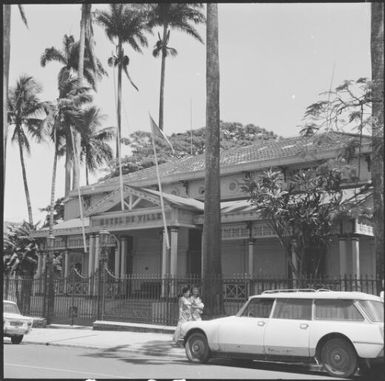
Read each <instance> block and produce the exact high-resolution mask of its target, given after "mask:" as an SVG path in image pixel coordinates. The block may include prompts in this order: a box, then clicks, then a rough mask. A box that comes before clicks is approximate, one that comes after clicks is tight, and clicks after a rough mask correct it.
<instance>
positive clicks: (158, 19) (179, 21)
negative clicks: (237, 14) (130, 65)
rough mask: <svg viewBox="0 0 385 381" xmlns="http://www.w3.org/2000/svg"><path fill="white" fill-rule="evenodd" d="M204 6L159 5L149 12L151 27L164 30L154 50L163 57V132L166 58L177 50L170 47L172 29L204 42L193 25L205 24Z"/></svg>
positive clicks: (161, 127)
mask: <svg viewBox="0 0 385 381" xmlns="http://www.w3.org/2000/svg"><path fill="white" fill-rule="evenodd" d="M202 7H203V6H202V4H200V3H196V4H191V3H190V4H187V3H185V4H184V3H175V4H172V3H157V4H154V5H151V10H150V12H149V25H150V26H151V27H156V26H160V27H161V28H162V29H163V32H162V36H161V35H160V34H159V33H158V38H159V39H158V41H157V42H156V44H155V47H154V50H153V56H154V57H159V55H161V57H162V66H161V75H160V96H159V121H158V125H159V128H160V129H161V130H163V113H164V86H165V76H166V57H168V56H169V55H171V56H175V55H176V54H177V50H176V49H174V48H172V47H170V46H169V44H168V43H169V40H170V32H171V29H175V30H178V31H181V32H184V33H186V34H188V35H190V36H191V37H193V38H195V39H196V40H198V41H199V42H203V40H202V38H201V36H200V35H199V33H198V31H197V30H196V29H195V28H194V26H193V24H195V25H198V24H201V23H204V22H205V17H204V15H203V13H202V12H201V9H202Z"/></svg>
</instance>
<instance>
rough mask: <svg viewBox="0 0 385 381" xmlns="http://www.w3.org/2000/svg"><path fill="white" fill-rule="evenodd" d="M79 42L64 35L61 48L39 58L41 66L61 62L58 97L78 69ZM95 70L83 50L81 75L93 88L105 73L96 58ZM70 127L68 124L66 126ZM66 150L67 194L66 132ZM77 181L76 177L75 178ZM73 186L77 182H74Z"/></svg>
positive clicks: (68, 178) (69, 162) (68, 186)
mask: <svg viewBox="0 0 385 381" xmlns="http://www.w3.org/2000/svg"><path fill="white" fill-rule="evenodd" d="M79 50H80V48H79V43H78V42H75V39H74V37H73V36H67V35H65V36H64V39H63V49H62V50H58V49H57V48H55V47H51V48H47V49H45V51H44V53H43V54H42V56H41V58H40V63H41V66H43V67H45V65H46V64H47V63H48V62H52V61H56V62H59V63H61V64H63V67H62V68H61V69H60V71H59V75H58V88H59V98H65V95H66V91H68V83H67V82H68V78H69V76H72V73H73V72H77V70H78V69H79V65H78V64H79ZM96 65H97V71H96V72H95V71H94V66H93V64H92V60H91V59H90V54H89V53H88V50H86V51H85V59H84V69H83V71H82V72H83V75H84V78H85V79H86V80H87V82H88V83H89V84H90V85H91V86H92V87H93V88H95V86H96V79H100V78H101V77H102V75H104V74H106V72H105V70H104V69H103V66H102V65H101V63H100V61H99V60H98V59H96ZM68 128H70V126H68ZM67 139H68V141H67V144H66V147H67V152H66V164H65V195H68V193H69V191H70V190H71V168H72V164H73V163H72V158H73V151H72V150H71V147H72V137H71V134H70V133H68V134H67ZM76 181H78V178H77V179H76ZM74 185H75V187H76V186H77V185H78V184H74Z"/></svg>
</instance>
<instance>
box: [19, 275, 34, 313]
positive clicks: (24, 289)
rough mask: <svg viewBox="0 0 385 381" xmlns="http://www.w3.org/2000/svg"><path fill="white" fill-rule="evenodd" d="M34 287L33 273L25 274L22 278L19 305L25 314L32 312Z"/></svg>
mask: <svg viewBox="0 0 385 381" xmlns="http://www.w3.org/2000/svg"><path fill="white" fill-rule="evenodd" d="M32 287H33V274H25V275H23V277H22V279H21V292H20V294H21V295H20V299H21V303H20V305H19V307H20V309H21V313H22V314H23V315H29V314H30V313H31V295H32Z"/></svg>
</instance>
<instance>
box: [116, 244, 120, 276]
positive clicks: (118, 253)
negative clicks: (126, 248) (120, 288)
mask: <svg viewBox="0 0 385 381" xmlns="http://www.w3.org/2000/svg"><path fill="white" fill-rule="evenodd" d="M119 270H120V244H119V243H118V245H117V246H116V247H115V276H116V277H119V274H120V273H119Z"/></svg>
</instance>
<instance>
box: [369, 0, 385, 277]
mask: <svg viewBox="0 0 385 381" xmlns="http://www.w3.org/2000/svg"><path fill="white" fill-rule="evenodd" d="M370 45H371V59H372V82H373V90H372V91H373V105H372V117H373V125H372V140H373V160H372V182H373V203H374V212H373V219H374V242H375V253H376V272H377V276H378V278H379V279H384V235H383V234H384V198H383V195H384V162H383V160H384V158H383V154H381V152H383V149H381V148H383V147H381V146H382V145H383V144H384V142H383V140H382V134H381V132H382V131H383V130H384V4H383V3H381V2H379V3H375V2H374V3H372V14H371V39H370Z"/></svg>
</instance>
